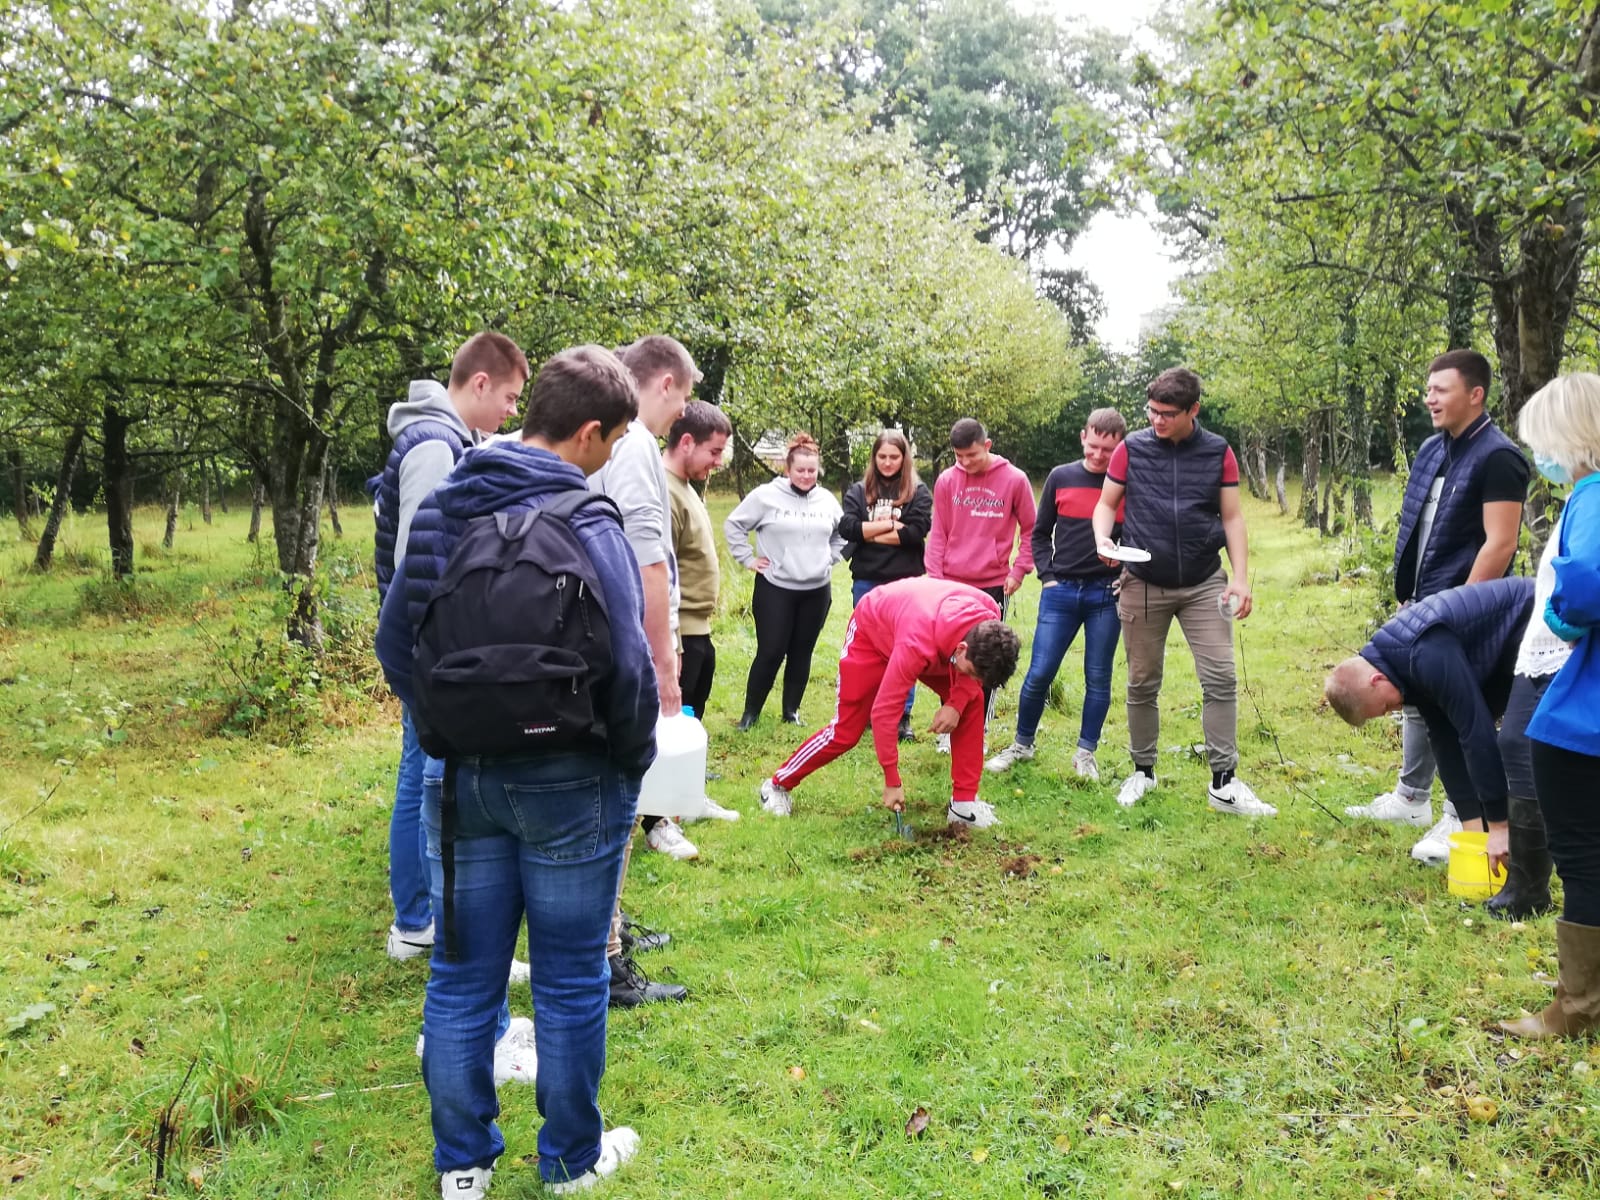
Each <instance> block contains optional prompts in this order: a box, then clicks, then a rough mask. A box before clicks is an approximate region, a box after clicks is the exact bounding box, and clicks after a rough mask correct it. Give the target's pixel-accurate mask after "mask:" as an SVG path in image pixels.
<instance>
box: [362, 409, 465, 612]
mask: <svg viewBox="0 0 1600 1200" xmlns="http://www.w3.org/2000/svg"><path fill="white" fill-rule="evenodd" d="M423 442H443V443H445V445H447V446H449V447H450V453H451V454H453V455H454V456H455V460H456V461H457V462H460V461H461V456H462V455H463V454H465V453H466V450H467V447H466V444H465V443H464V442H463V441H462V440H461V435H460V434H459V433H457V432H456V431H455V430H454V429H452V428H450V426H448V425H446V424H445V423H444V422H443V421H417V422H415V423H413V424H411V425H408V426H406V427H405V428H404V429H402V430H401V431H400V436H399V437H397V438H396V439H395V441H394V447H393V449H391V450H390V451H389V458H388V461H387V462H385V463H384V464H383V474H381V475H379V476H378V477H377V479H376V480H375V481H374V482H375V483H376V484H377V489H376V499H377V506H376V507H375V508H374V509H373V517H374V519H375V520H376V521H377V525H378V531H377V535H376V537H375V538H374V546H373V550H374V553H373V563H372V566H373V570H374V572H375V573H376V574H377V577H378V603H379V604H382V603H383V597H384V596H386V595H387V594H388V592H389V581H390V580H391V579H393V578H394V552H395V542H396V540H397V539H398V538H399V535H400V464H401V463H402V462H403V461H405V457H406V455H407V454H410V453H411V451H413V450H415V449H416V448H417V447H418V446H420V445H421V444H422V443H423Z"/></svg>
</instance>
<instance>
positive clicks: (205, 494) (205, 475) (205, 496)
mask: <svg viewBox="0 0 1600 1200" xmlns="http://www.w3.org/2000/svg"><path fill="white" fill-rule="evenodd" d="M200 519H201V520H202V521H204V522H205V523H206V524H207V525H209V524H211V466H210V464H209V463H207V462H206V460H205V459H201V460H200Z"/></svg>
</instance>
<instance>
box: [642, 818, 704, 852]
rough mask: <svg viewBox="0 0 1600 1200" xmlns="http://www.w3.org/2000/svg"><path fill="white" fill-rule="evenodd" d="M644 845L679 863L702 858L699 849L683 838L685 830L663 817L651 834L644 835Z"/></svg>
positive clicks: (654, 826)
mask: <svg viewBox="0 0 1600 1200" xmlns="http://www.w3.org/2000/svg"><path fill="white" fill-rule="evenodd" d="M644 844H645V845H646V846H649V847H650V849H652V850H654V851H655V852H656V853H658V854H665V855H666V856H667V857H668V858H672V859H676V860H677V861H678V862H685V861H687V860H688V859H691V858H699V857H700V850H699V847H697V846H696V845H695V844H694V843H693V842H691V841H690V840H689V839H688V838H686V837H684V836H683V830H682V829H679V828H678V823H677V822H676V821H674V820H673V819H672V818H671V817H663V818H662V819H661V820H659V821H657V822H656V823H655V824H654V825H652V826H651V827H650V832H649V833H647V834H645V835H644Z"/></svg>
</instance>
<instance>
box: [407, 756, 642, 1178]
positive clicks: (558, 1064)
mask: <svg viewBox="0 0 1600 1200" xmlns="http://www.w3.org/2000/svg"><path fill="white" fill-rule="evenodd" d="M429 774H430V778H428V779H427V780H426V782H425V784H424V793H423V809H422V815H423V822H424V824H425V826H426V828H427V834H428V868H429V877H430V880H431V887H430V894H431V896H432V899H433V906H434V911H435V912H443V911H444V871H443V868H442V865H441V861H440V844H439V804H440V800H441V797H442V793H443V787H442V780H440V779H436V778H432V777H431V776H432V772H430V773H429ZM638 801H639V780H638V779H636V778H632V777H630V776H626V775H624V774H622V773H621V772H619V771H618V770H617V769H616V767H615V766H613V765H612V764H611V763H610V762H609V761H608V760H607V759H604V758H600V757H597V756H595V755H592V754H559V755H547V756H544V757H540V758H502V759H470V758H469V759H465V760H463V761H462V763H461V766H460V768H459V771H458V774H457V777H456V804H457V809H458V817H457V835H456V842H455V847H454V849H455V896H454V903H455V937H456V947H455V949H456V957H455V960H454V961H451V960H450V959H448V958H446V956H445V954H444V953H443V941H442V938H443V931H442V930H441V931H440V937H441V940H440V942H439V943H437V944H436V948H435V953H434V956H433V965H432V971H431V973H430V975H429V977H428V992H427V999H426V1000H425V1002H424V1004H423V1016H422V1020H423V1031H424V1032H425V1033H426V1035H427V1040H426V1044H425V1049H424V1051H423V1055H422V1078H423V1082H424V1083H425V1084H426V1085H427V1088H428V1097H429V1100H430V1101H431V1103H432V1109H433V1136H434V1143H435V1145H434V1156H433V1157H434V1166H435V1167H436V1168H437V1169H438V1170H439V1171H441V1172H444V1171H461V1170H465V1169H467V1168H469V1167H487V1166H490V1165H492V1164H493V1162H494V1160H495V1159H497V1158H498V1157H499V1156H500V1155H501V1154H502V1153H503V1152H504V1151H505V1139H504V1138H503V1137H502V1136H501V1134H500V1130H499V1128H498V1126H496V1124H495V1118H496V1117H497V1116H499V1113H500V1105H499V1102H498V1100H497V1098H496V1096H495V1088H494V1066H493V1060H494V1042H495V1036H496V1025H497V1018H498V1016H499V1013H500V1009H501V1007H502V1005H503V1002H504V997H505V989H506V972H507V971H508V970H509V969H510V966H511V954H512V951H513V950H514V949H515V947H516V943H517V933H518V929H519V927H520V926H521V924H522V922H523V920H524V919H526V920H527V923H528V960H529V966H530V968H531V969H532V975H533V981H532V990H533V1007H534V1012H535V1014H536V1017H537V1019H536V1022H535V1025H534V1039H535V1048H536V1049H537V1051H538V1055H539V1073H538V1079H537V1082H536V1084H535V1098H536V1100H537V1103H538V1106H539V1113H540V1115H542V1116H543V1117H544V1125H543V1126H542V1127H541V1128H540V1130H539V1174H540V1175H541V1176H542V1177H543V1178H544V1180H545V1181H546V1182H548V1183H559V1182H561V1181H563V1180H565V1179H568V1178H576V1177H577V1176H579V1175H582V1174H583V1173H584V1172H585V1171H587V1170H588V1169H589V1168H590V1167H592V1166H594V1164H595V1161H596V1160H597V1159H598V1158H599V1157H600V1133H601V1129H602V1126H601V1120H600V1107H599V1104H598V1102H597V1097H598V1095H599V1091H600V1076H601V1075H602V1074H604V1073H605V1064H606V1005H607V1002H608V1000H609V998H610V981H611V971H610V968H609V967H608V966H607V964H606V937H607V935H608V933H609V932H610V927H611V910H612V908H613V907H614V906H615V904H616V901H617V889H618V887H619V886H620V884H621V881H622V852H623V848H624V847H625V846H626V845H627V844H628V837H629V835H630V834H631V833H632V832H633V818H634V809H635V807H636V805H637V804H638Z"/></svg>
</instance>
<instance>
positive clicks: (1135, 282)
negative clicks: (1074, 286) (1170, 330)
mask: <svg viewBox="0 0 1600 1200" xmlns="http://www.w3.org/2000/svg"><path fill="white" fill-rule="evenodd" d="M1018 3H1019V6H1020V7H1022V8H1024V9H1032V10H1034V11H1036V12H1049V13H1054V14H1056V15H1057V16H1060V17H1063V18H1067V19H1069V20H1070V19H1077V20H1081V21H1083V22H1085V23H1087V24H1090V25H1098V26H1101V27H1102V28H1104V29H1109V30H1111V31H1112V32H1113V33H1120V34H1124V35H1135V34H1137V33H1138V31H1139V30H1140V29H1142V28H1144V27H1145V26H1146V25H1147V24H1148V23H1149V21H1150V18H1151V17H1152V16H1153V15H1154V14H1155V12H1156V10H1157V9H1158V8H1160V7H1161V5H1160V0H1115V2H1111V0H1018ZM1068 261H1069V262H1070V263H1071V265H1073V266H1075V267H1081V268H1082V269H1083V270H1084V271H1086V272H1088V275H1089V278H1090V279H1092V280H1093V281H1094V283H1095V284H1096V285H1097V286H1098V287H1099V288H1100V292H1101V294H1102V295H1103V296H1104V297H1105V302H1106V315H1105V316H1104V317H1103V318H1101V320H1100V323H1099V325H1098V326H1097V327H1096V328H1097V331H1098V332H1099V334H1100V338H1101V340H1102V341H1104V342H1105V343H1106V344H1107V345H1109V346H1112V347H1114V348H1116V349H1124V350H1125V349H1132V348H1133V347H1134V346H1135V345H1136V344H1137V342H1138V339H1139V318H1140V317H1142V316H1144V315H1145V314H1146V313H1148V312H1150V311H1152V310H1154V309H1157V308H1160V307H1162V306H1163V305H1166V304H1170V303H1172V302H1174V300H1175V299H1176V297H1175V296H1174V295H1173V293H1172V291H1171V284H1172V282H1173V281H1174V280H1175V279H1177V277H1178V275H1179V274H1180V271H1179V268H1178V266H1177V265H1176V264H1175V263H1174V262H1173V260H1172V253H1171V250H1170V249H1169V248H1168V247H1167V245H1166V244H1165V241H1164V239H1163V238H1162V237H1161V235H1160V234H1158V233H1157V232H1156V230H1155V228H1154V227H1153V226H1152V225H1151V223H1150V222H1149V221H1148V220H1147V219H1145V218H1144V217H1140V216H1132V217H1123V216H1115V215H1113V214H1111V213H1101V214H1099V215H1098V216H1096V217H1095V218H1094V219H1093V220H1092V221H1091V222H1090V223H1089V228H1088V229H1087V230H1085V231H1084V234H1083V236H1082V237H1080V238H1079V239H1078V241H1077V244H1076V245H1075V246H1074V247H1073V251H1072V254H1071V256H1070V257H1069V259H1068Z"/></svg>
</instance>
